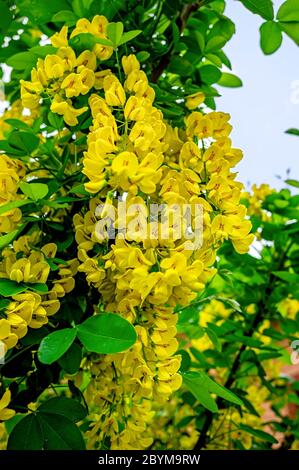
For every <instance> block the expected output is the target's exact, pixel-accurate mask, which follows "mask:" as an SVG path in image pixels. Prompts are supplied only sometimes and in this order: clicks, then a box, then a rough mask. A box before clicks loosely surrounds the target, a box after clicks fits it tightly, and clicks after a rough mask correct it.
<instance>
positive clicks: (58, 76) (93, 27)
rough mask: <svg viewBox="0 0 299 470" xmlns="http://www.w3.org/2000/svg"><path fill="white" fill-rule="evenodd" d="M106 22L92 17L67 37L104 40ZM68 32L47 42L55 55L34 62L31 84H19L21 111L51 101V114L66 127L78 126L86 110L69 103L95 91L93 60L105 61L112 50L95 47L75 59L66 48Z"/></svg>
mask: <svg viewBox="0 0 299 470" xmlns="http://www.w3.org/2000/svg"><path fill="white" fill-rule="evenodd" d="M107 24H108V22H107V20H106V18H105V17H103V16H99V15H97V16H95V17H94V18H93V20H92V22H91V23H90V22H89V21H88V20H87V19H84V18H82V19H80V20H78V22H77V25H76V28H75V29H74V30H73V32H72V34H71V36H70V37H71V38H74V37H75V36H77V35H78V34H81V33H90V34H92V35H94V36H95V38H102V39H103V38H104V39H105V38H106V34H105V32H106V26H107ZM67 36H68V28H67V27H66V26H64V27H63V28H62V30H61V31H60V32H59V33H56V34H54V36H53V37H52V38H51V42H52V45H53V46H54V47H57V51H56V53H55V54H50V55H47V56H46V58H45V59H44V60H43V59H38V61H37V65H36V68H34V69H33V70H32V72H31V81H25V80H21V81H20V83H21V98H22V104H23V106H24V107H26V108H29V109H30V110H33V111H34V110H36V108H38V107H39V104H40V102H41V99H44V98H45V99H46V98H47V99H49V98H50V99H51V107H50V109H51V111H52V112H53V113H57V114H59V115H62V116H63V119H64V121H65V123H66V124H68V125H69V126H75V125H76V124H78V116H80V115H81V114H83V113H84V112H85V111H87V109H88V107H87V106H82V107H80V108H76V107H74V106H73V102H72V99H75V98H77V97H78V96H81V95H86V94H87V93H88V92H89V91H90V90H91V89H92V88H93V87H95V88H96V89H98V88H99V84H101V81H102V72H101V71H100V72H97V73H95V70H96V68H97V60H98V59H99V60H106V59H108V58H109V57H110V56H111V54H112V52H113V49H112V48H111V47H109V46H103V45H101V44H95V46H94V47H93V50H92V51H89V50H85V51H83V52H82V53H81V54H80V55H79V56H78V57H76V54H75V51H74V50H73V49H72V47H70V46H69V42H68V38H67Z"/></svg>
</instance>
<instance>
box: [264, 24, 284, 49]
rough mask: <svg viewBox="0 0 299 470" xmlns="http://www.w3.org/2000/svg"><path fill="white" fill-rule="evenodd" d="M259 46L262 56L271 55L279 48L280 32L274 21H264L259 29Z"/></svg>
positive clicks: (280, 41)
mask: <svg viewBox="0 0 299 470" xmlns="http://www.w3.org/2000/svg"><path fill="white" fill-rule="evenodd" d="M260 36H261V40H260V44H261V49H262V51H263V52H264V54H273V52H275V51H277V49H279V48H280V46H281V43H282V32H281V29H280V27H279V25H278V23H275V21H266V23H263V24H262V26H261V27H260Z"/></svg>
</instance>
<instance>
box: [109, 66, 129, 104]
mask: <svg viewBox="0 0 299 470" xmlns="http://www.w3.org/2000/svg"><path fill="white" fill-rule="evenodd" d="M104 91H105V100H106V103H107V104H108V105H109V106H123V105H124V104H125V101H126V94H125V91H124V89H123V87H122V85H121V84H120V82H119V80H118V78H116V77H115V75H112V74H111V75H110V74H109V75H106V77H105V78H104Z"/></svg>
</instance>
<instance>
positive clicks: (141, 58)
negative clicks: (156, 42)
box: [136, 51, 151, 62]
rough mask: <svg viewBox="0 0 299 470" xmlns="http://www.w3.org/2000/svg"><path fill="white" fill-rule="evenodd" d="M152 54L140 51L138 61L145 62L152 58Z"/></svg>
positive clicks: (137, 55)
mask: <svg viewBox="0 0 299 470" xmlns="http://www.w3.org/2000/svg"><path fill="white" fill-rule="evenodd" d="M150 56H151V55H150V53H149V52H147V51H140V52H138V53H137V54H136V57H137V59H138V60H139V62H145V61H146V60H147V59H149V57H150Z"/></svg>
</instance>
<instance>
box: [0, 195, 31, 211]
mask: <svg viewBox="0 0 299 470" xmlns="http://www.w3.org/2000/svg"><path fill="white" fill-rule="evenodd" d="M31 202H32V201H28V199H26V200H24V199H20V200H19V201H12V202H8V203H7V204H3V206H0V215H2V214H5V213H6V212H8V211H11V210H12V209H16V208H17V207H21V206H25V205H26V204H31Z"/></svg>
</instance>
